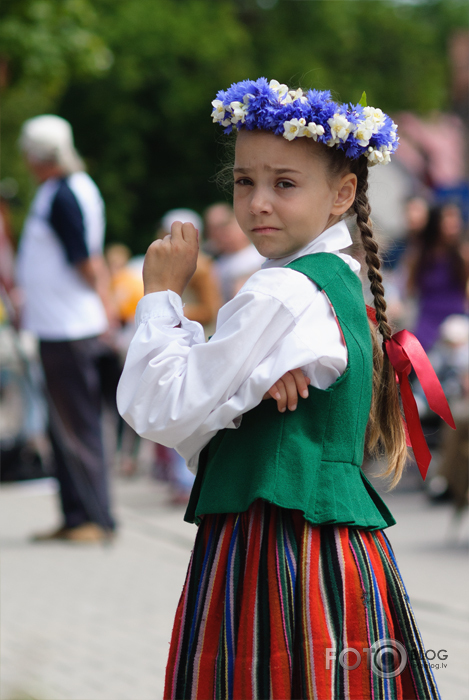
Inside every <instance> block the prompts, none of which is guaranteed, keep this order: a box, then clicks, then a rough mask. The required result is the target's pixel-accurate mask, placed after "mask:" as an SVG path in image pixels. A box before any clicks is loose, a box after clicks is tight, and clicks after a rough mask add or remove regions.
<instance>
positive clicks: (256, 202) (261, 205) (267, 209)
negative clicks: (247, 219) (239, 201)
mask: <svg viewBox="0 0 469 700" xmlns="http://www.w3.org/2000/svg"><path fill="white" fill-rule="evenodd" d="M249 211H250V213H251V214H253V215H254V216H258V215H259V214H270V213H271V212H272V203H271V201H270V198H269V196H268V193H267V192H266V190H265V188H263V187H256V188H255V189H254V191H253V193H252V196H251V202H250V206H249Z"/></svg>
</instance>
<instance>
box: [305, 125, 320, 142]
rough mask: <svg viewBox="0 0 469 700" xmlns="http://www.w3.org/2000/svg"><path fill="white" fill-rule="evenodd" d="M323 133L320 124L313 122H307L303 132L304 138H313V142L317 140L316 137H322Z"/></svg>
mask: <svg viewBox="0 0 469 700" xmlns="http://www.w3.org/2000/svg"><path fill="white" fill-rule="evenodd" d="M323 133H324V127H323V126H321V124H315V123H314V122H309V124H308V126H305V128H304V130H303V134H304V136H308V138H313V139H314V140H315V141H317V140H318V136H322V135H323Z"/></svg>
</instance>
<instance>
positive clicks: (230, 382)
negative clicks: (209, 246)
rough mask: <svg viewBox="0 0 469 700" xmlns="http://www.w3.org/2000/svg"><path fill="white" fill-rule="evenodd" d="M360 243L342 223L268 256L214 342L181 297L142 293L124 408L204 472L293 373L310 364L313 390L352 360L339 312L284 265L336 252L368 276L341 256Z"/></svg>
mask: <svg viewBox="0 0 469 700" xmlns="http://www.w3.org/2000/svg"><path fill="white" fill-rule="evenodd" d="M351 242H352V241H351V238H350V234H349V231H348V229H347V226H346V224H345V223H344V222H340V223H338V224H336V225H335V226H332V227H331V228H329V229H327V230H326V231H324V233H322V234H321V235H320V236H318V237H317V238H316V239H315V240H313V241H311V242H310V243H309V244H308V245H307V246H306V247H305V248H303V249H302V250H300V251H298V252H297V253H296V254H295V255H292V256H290V257H288V258H283V259H281V260H267V261H266V262H265V263H264V266H263V269H262V270H260V271H259V272H256V273H255V274H254V275H253V276H252V277H251V278H250V279H249V280H248V281H247V282H246V284H245V285H244V286H243V287H242V289H241V290H240V291H239V292H238V294H237V295H236V296H235V297H234V299H232V300H231V301H230V302H228V303H227V304H225V306H223V307H222V308H221V309H220V312H219V314H218V319H217V327H216V332H215V334H214V335H213V336H212V338H211V340H210V341H208V342H205V338H204V333H203V329H202V326H200V324H198V323H195V322H193V321H189V320H188V319H186V318H185V317H184V314H183V309H182V302H181V298H180V297H179V296H178V295H177V294H175V293H174V292H172V291H166V292H155V293H153V294H148V295H146V296H145V297H143V299H141V300H140V302H139V303H138V306H137V314H136V323H137V330H136V333H135V336H134V338H133V340H132V342H131V344H130V347H129V351H128V354H127V359H126V362H125V366H124V370H123V373H122V376H121V379H120V382H119V387H118V390H117V406H118V409H119V412H120V414H121V415H122V416H123V417H124V418H125V420H126V421H127V422H128V423H129V424H130V425H131V426H132V427H133V428H134V429H135V430H136V431H137V433H139V434H140V435H142V436H144V437H146V438H148V439H150V440H154V441H155V442H159V443H161V444H163V445H167V446H169V447H175V448H176V449H177V451H178V452H179V454H181V455H182V456H183V457H184V459H185V460H186V462H187V464H188V466H189V469H191V471H193V472H195V471H196V470H197V463H198V456H199V453H200V451H201V450H202V448H203V447H204V446H205V445H206V444H207V443H208V442H209V440H210V439H211V438H212V437H213V436H214V435H215V434H216V433H217V431H218V430H221V429H223V428H236V427H237V426H238V425H239V418H240V416H242V414H243V413H246V412H247V411H249V410H250V409H252V408H254V407H255V406H257V405H258V404H259V403H260V401H261V400H262V397H263V395H264V394H265V392H266V391H268V390H269V389H270V387H271V386H272V385H273V384H274V383H275V382H276V381H277V379H279V378H280V377H282V376H283V375H284V374H285V373H286V372H288V371H289V370H292V369H295V368H297V367H301V368H302V369H303V371H304V373H305V374H306V375H307V376H308V377H309V378H310V380H311V384H312V385H313V386H315V387H317V388H320V389H326V388H327V387H328V386H330V385H331V384H332V383H333V382H334V381H335V380H336V379H337V378H338V377H339V376H340V375H341V374H343V372H344V371H345V369H346V366H347V349H346V347H345V344H344V341H343V339H342V335H341V332H340V329H339V327H338V324H337V321H336V318H335V314H334V312H333V309H332V307H331V305H330V302H329V300H328V299H327V297H326V295H325V294H324V293H322V292H320V291H319V289H318V287H317V286H316V284H314V282H312V281H311V280H309V279H308V278H307V277H306V276H305V275H303V274H302V273H300V272H297V271H296V270H292V269H290V268H285V267H283V266H284V265H286V264H288V263H289V262H291V261H292V260H294V259H296V258H299V257H301V256H302V255H308V254H310V253H319V252H330V253H334V254H335V255H338V256H339V257H341V258H342V259H343V260H344V261H345V262H346V263H347V264H348V265H349V267H350V268H351V269H352V270H353V272H355V273H356V274H359V272H360V264H359V263H358V262H357V261H356V260H355V259H354V258H352V257H350V256H349V255H346V254H343V253H340V252H339V251H340V250H341V249H343V248H347V247H348V246H349V245H351ZM299 400H300V401H301V400H302V399H301V398H300V399H299Z"/></svg>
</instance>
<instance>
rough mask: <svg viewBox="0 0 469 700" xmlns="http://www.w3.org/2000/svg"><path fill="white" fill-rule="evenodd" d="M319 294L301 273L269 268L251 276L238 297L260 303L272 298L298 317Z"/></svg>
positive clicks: (282, 268) (288, 269) (283, 268)
mask: <svg viewBox="0 0 469 700" xmlns="http://www.w3.org/2000/svg"><path fill="white" fill-rule="evenodd" d="M318 293H319V290H318V288H317V286H316V285H315V284H314V282H312V281H311V280H310V279H309V278H308V277H306V275H304V274H302V273H301V272H297V271H296V270H292V269H291V268H288V267H269V268H264V269H262V270H258V271H257V272H255V273H254V274H253V275H251V277H250V278H249V279H248V280H247V281H246V282H245V283H244V285H243V286H242V287H241V289H240V290H239V292H238V294H237V295H236V297H238V299H239V300H241V299H242V298H243V297H245V298H246V301H248V299H249V300H252V301H256V300H258V301H259V302H261V301H262V299H263V298H266V297H267V298H272V299H275V300H276V301H278V302H280V303H281V304H282V305H283V306H286V307H287V308H288V309H289V310H290V311H291V312H292V313H293V314H294V315H295V316H296V315H297V314H298V313H300V312H302V311H303V310H304V308H305V307H307V306H308V305H310V304H311V303H312V302H313V300H314V297H315V296H316V295H317V294H318ZM236 297H235V298H236Z"/></svg>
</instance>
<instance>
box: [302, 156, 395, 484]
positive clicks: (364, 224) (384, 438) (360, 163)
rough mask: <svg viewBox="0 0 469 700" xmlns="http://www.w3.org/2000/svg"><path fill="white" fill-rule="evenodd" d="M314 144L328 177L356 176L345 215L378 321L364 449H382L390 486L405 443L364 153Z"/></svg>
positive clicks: (372, 327)
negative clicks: (354, 231) (357, 240)
mask: <svg viewBox="0 0 469 700" xmlns="http://www.w3.org/2000/svg"><path fill="white" fill-rule="evenodd" d="M314 146H315V148H316V151H317V152H318V154H319V155H321V154H322V156H323V158H324V159H325V161H326V165H327V170H328V173H329V175H330V176H331V178H334V177H337V176H340V175H343V174H346V173H348V172H351V173H353V174H355V175H356V176H357V189H356V193H355V200H354V202H353V205H352V207H351V209H350V210H349V211H348V212H347V215H350V214H355V215H356V219H357V227H358V230H359V232H360V237H361V242H362V245H363V249H364V252H365V262H366V265H367V268H368V273H367V274H368V280H369V282H370V290H371V293H372V295H373V299H374V308H375V311H376V321H377V328H376V327H375V325H374V324H373V323H371V321H370V331H371V339H372V345H373V394H372V401H371V410H370V416H369V420H368V427H367V433H366V450H367V452H368V453H369V454H371V455H373V456H376V457H377V456H379V454H380V453H381V452H384V453H385V455H386V457H387V461H388V466H387V469H386V470H385V471H384V472H382V473H381V474H380V476H382V477H391V483H390V487H391V488H393V487H394V486H396V484H397V483H398V481H399V480H400V478H401V476H402V471H403V469H404V466H405V463H406V460H407V446H406V438H405V431H404V424H403V421H402V414H401V408H400V402H399V390H398V387H397V383H396V378H395V374H394V368H393V367H392V365H391V363H390V361H389V358H388V356H387V354H386V351H385V342H386V340H388V339H389V338H390V337H391V335H392V330H391V326H390V325H389V323H388V319H387V315H386V308H387V304H386V300H385V298H384V287H383V278H382V276H381V273H380V268H381V259H380V257H379V248H378V243H377V241H376V239H375V238H374V236H373V224H372V221H371V218H370V214H371V207H370V203H369V201H368V162H367V160H366V158H364V157H360V158H357V159H356V160H350V159H349V158H347V157H346V156H345V154H344V153H343V151H340V150H338V149H336V148H327V147H326V146H323V145H322V144H314ZM378 334H379V335H380V336H381V342H380V341H379V340H378Z"/></svg>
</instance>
